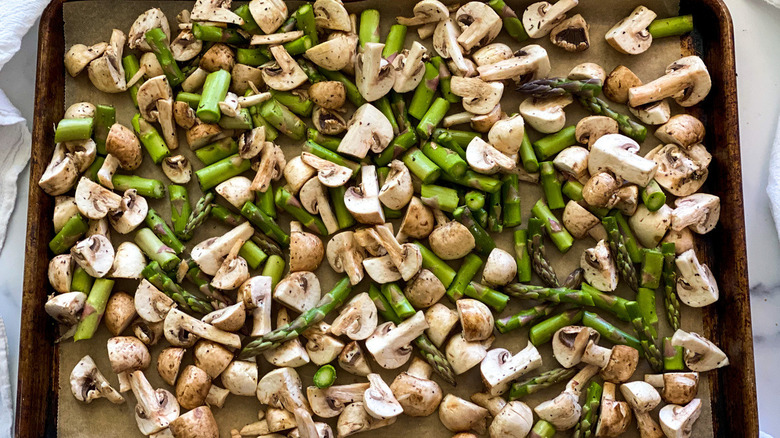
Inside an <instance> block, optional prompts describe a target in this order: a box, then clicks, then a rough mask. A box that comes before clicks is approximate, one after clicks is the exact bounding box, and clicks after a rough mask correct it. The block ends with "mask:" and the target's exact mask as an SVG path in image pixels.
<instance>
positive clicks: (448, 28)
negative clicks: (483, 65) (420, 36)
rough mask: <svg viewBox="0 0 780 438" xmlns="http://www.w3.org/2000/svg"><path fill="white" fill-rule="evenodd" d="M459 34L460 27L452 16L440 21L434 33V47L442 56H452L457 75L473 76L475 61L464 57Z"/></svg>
mask: <svg viewBox="0 0 780 438" xmlns="http://www.w3.org/2000/svg"><path fill="white" fill-rule="evenodd" d="M459 36H460V29H458V26H457V25H456V24H455V21H454V20H453V19H452V18H450V19H446V20H442V21H439V24H437V25H436V28H435V29H434V33H433V48H434V49H435V50H436V52H437V53H438V54H439V56H441V57H442V58H445V59H450V58H452V64H453V67H454V68H453V69H452V70H453V72H454V73H455V76H460V77H467V76H473V75H474V72H475V67H474V63H473V62H471V61H469V60H467V59H465V58H464V57H463V49H462V48H461V47H460V44H459V43H458V37H459Z"/></svg>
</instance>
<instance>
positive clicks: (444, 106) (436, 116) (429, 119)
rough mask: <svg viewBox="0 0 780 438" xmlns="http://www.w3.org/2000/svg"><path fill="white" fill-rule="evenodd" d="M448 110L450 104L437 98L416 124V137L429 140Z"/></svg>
mask: <svg viewBox="0 0 780 438" xmlns="http://www.w3.org/2000/svg"><path fill="white" fill-rule="evenodd" d="M449 110H450V103H449V102H448V101H447V100H446V99H444V98H442V97H437V98H436V100H434V101H433V104H431V106H430V108H428V111H426V112H425V114H424V115H423V116H422V118H421V119H420V123H419V124H417V135H419V136H420V137H421V138H423V139H426V140H427V139H428V138H430V136H431V134H433V130H434V129H436V127H437V126H439V123H441V121H442V119H444V116H445V115H446V114H447V111H449Z"/></svg>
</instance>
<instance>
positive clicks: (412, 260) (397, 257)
mask: <svg viewBox="0 0 780 438" xmlns="http://www.w3.org/2000/svg"><path fill="white" fill-rule="evenodd" d="M363 169H365V167H364V168H363ZM370 233H371V235H372V236H373V237H374V239H376V241H377V242H379V243H380V244H381V245H382V247H383V248H384V249H385V250H386V251H387V255H388V256H389V257H390V260H392V262H393V264H394V265H395V267H396V268H397V269H398V272H399V273H400V274H401V277H402V278H403V279H404V281H409V279H411V278H412V277H414V276H415V274H417V272H419V270H420V268H421V267H422V254H421V253H420V249H419V248H418V247H417V246H416V245H414V244H411V243H404V244H401V243H398V241H397V240H395V236H393V232H392V230H391V229H390V228H389V227H388V226H386V225H376V226H374V229H373V230H372V231H370Z"/></svg>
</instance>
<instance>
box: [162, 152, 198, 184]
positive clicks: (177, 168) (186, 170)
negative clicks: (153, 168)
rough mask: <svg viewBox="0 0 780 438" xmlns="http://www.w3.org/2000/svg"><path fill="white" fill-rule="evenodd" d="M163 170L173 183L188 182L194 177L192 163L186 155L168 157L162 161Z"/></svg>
mask: <svg viewBox="0 0 780 438" xmlns="http://www.w3.org/2000/svg"><path fill="white" fill-rule="evenodd" d="M162 171H163V173H164V174H165V176H167V177H168V179H169V180H171V182H172V183H176V184H187V183H188V182H190V179H191V178H192V165H191V164H190V160H189V159H188V158H187V157H185V156H184V155H174V156H172V157H166V158H165V159H164V160H163V162H162Z"/></svg>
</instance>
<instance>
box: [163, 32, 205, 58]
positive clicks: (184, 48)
mask: <svg viewBox="0 0 780 438" xmlns="http://www.w3.org/2000/svg"><path fill="white" fill-rule="evenodd" d="M170 49H171V54H173V59H174V60H176V61H179V62H185V61H190V60H192V59H193V58H195V57H196V56H198V54H199V53H200V52H201V50H202V49H203V41H202V40H199V39H197V38H195V34H193V33H192V31H191V30H188V29H184V30H182V31H181V32H179V35H177V36H176V38H174V39H173V41H171V45H170Z"/></svg>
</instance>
